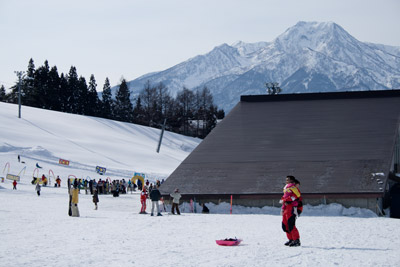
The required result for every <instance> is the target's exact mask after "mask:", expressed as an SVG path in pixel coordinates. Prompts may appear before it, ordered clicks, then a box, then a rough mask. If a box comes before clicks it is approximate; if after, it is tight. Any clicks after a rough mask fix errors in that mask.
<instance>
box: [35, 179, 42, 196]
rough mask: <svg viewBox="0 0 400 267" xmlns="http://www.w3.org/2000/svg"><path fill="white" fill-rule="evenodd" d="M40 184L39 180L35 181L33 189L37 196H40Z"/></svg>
mask: <svg viewBox="0 0 400 267" xmlns="http://www.w3.org/2000/svg"><path fill="white" fill-rule="evenodd" d="M40 188H41V187H40V184H39V182H37V183H36V187H35V190H36V193H37V195H38V197H39V196H40Z"/></svg>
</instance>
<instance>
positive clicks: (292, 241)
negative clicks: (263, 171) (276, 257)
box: [281, 176, 301, 247]
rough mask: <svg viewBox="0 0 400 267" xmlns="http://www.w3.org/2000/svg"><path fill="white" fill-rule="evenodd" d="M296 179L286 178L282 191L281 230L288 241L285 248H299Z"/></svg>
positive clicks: (299, 196) (299, 194)
mask: <svg viewBox="0 0 400 267" xmlns="http://www.w3.org/2000/svg"><path fill="white" fill-rule="evenodd" d="M295 181H296V178H294V177H293V176H287V178H286V183H287V184H286V186H285V187H284V189H283V193H284V194H283V197H282V198H281V203H282V229H283V231H284V232H286V236H287V238H288V239H289V241H287V242H286V243H285V245H286V246H291V247H293V246H300V234H299V231H298V230H297V228H296V217H297V216H298V213H297V207H298V205H299V200H300V198H301V193H300V190H299V189H298V188H297V187H296V184H295Z"/></svg>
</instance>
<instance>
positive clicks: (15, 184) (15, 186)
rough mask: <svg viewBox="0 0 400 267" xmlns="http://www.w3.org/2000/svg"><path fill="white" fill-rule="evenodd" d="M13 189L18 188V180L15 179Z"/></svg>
mask: <svg viewBox="0 0 400 267" xmlns="http://www.w3.org/2000/svg"><path fill="white" fill-rule="evenodd" d="M13 190H17V180H14V182H13Z"/></svg>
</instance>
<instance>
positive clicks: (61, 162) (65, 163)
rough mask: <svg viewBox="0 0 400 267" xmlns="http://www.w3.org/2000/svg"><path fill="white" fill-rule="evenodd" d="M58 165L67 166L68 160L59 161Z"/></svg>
mask: <svg viewBox="0 0 400 267" xmlns="http://www.w3.org/2000/svg"><path fill="white" fill-rule="evenodd" d="M58 163H59V164H61V165H67V166H68V165H69V160H65V159H59V160H58Z"/></svg>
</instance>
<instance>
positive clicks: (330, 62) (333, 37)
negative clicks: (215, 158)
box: [114, 22, 400, 111]
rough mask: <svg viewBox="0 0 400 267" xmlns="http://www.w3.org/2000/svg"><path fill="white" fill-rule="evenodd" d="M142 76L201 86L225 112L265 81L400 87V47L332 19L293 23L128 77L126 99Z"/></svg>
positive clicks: (335, 87)
mask: <svg viewBox="0 0 400 267" xmlns="http://www.w3.org/2000/svg"><path fill="white" fill-rule="evenodd" d="M147 80H149V81H150V82H151V83H152V84H157V83H159V82H163V83H164V84H165V85H166V86H167V87H168V88H169V89H170V91H171V93H172V95H175V94H176V92H177V91H179V90H182V88H183V86H186V87H187V88H190V89H195V88H201V87H203V86H207V87H208V88H209V89H210V90H211V92H212V93H213V95H214V99H215V102H216V104H217V105H218V106H219V107H222V108H224V109H225V110H226V111H229V110H230V109H231V108H232V107H233V106H235V104H236V103H237V102H238V101H239V98H240V95H243V94H263V93H265V85H264V84H265V82H269V81H274V82H279V83H280V84H281V87H282V88H283V90H284V93H299V92H324V91H346V90H382V89H393V88H400V47H393V46H387V45H380V44H371V43H363V42H360V41H358V40H357V39H355V38H354V37H352V36H351V35H350V34H349V33H347V32H346V31H345V30H344V29H343V28H342V27H340V26H339V25H337V24H335V23H333V22H298V23H297V24H296V25H294V26H293V27H291V28H289V29H287V30H286V31H285V32H284V33H282V34H281V35H280V36H278V37H277V38H276V39H275V40H273V41H272V42H258V43H244V42H241V41H238V42H236V43H234V44H232V45H228V44H222V45H220V46H217V47H215V48H214V49H213V50H212V51H210V52H209V53H207V54H205V55H199V56H196V57H194V58H191V59H188V60H187V61H185V62H182V63H180V64H178V65H176V66H173V67H171V68H169V69H167V70H164V71H161V72H156V73H152V74H148V75H145V76H143V77H139V78H137V79H135V80H133V81H130V82H129V88H130V90H131V91H132V98H134V97H135V96H136V95H137V94H138V93H139V92H140V91H141V90H142V89H143V85H144V83H145V82H147ZM115 89H116V88H115V87H114V90H115Z"/></svg>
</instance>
